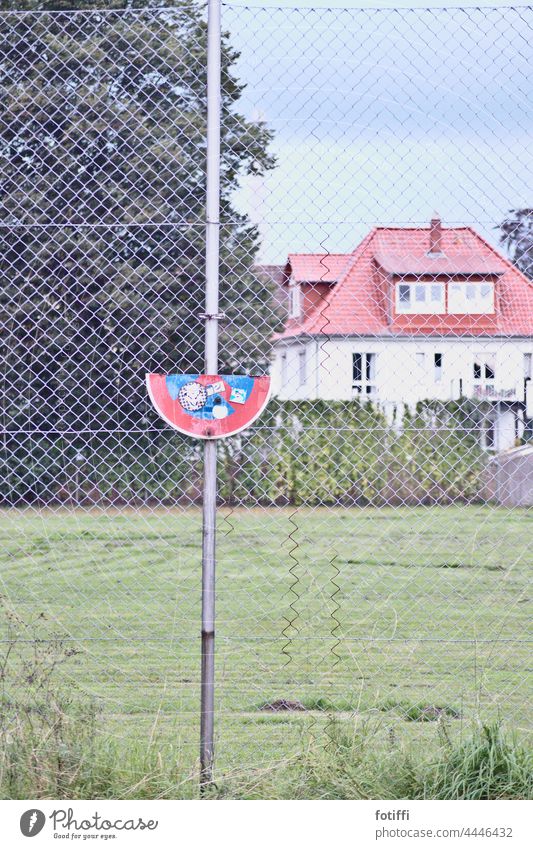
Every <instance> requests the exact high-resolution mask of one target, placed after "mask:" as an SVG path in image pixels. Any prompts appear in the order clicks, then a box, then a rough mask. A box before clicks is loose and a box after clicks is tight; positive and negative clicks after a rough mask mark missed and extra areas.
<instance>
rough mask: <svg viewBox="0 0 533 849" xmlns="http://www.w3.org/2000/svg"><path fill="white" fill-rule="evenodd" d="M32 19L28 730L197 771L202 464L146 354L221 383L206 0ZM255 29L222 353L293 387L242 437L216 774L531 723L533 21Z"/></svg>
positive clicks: (230, 116) (10, 450)
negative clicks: (165, 403) (77, 716)
mask: <svg viewBox="0 0 533 849" xmlns="http://www.w3.org/2000/svg"><path fill="white" fill-rule="evenodd" d="M9 5H10V6H15V9H14V10H10V11H3V12H2V13H1V16H0V39H1V48H2V56H3V60H2V64H1V67H0V85H1V87H2V98H1V107H0V155H1V158H2V198H1V212H0V252H1V263H2V282H1V311H2V312H1V315H2V318H1V321H2V348H3V356H2V369H3V380H4V387H5V388H4V392H3V395H2V402H1V403H2V455H1V456H2V496H1V498H2V505H1V513H0V532H1V536H2V563H3V566H2V571H1V585H2V588H1V592H2V603H3V615H4V622H3V625H4V627H3V637H2V644H1V645H2V658H3V660H2V675H1V682H2V692H3V696H2V698H3V713H2V739H3V743H4V744H5V745H7V746H8V745H9V744H10V741H12V740H13V739H14V736H16V733H18V732H17V729H20V727H21V720H20V716H21V715H23V716H26V717H28V716H30V717H31V716H35V715H37V716H39V717H40V718H39V722H43V723H44V724H45V725H46V722H49V728H50V729H54V734H55V733H56V731H57V715H63V712H64V711H66V710H67V708H64V707H63V705H64V704H68V705H69V706H70V707H69V709H71V708H72V706H73V705H74V707H76V706H77V707H76V710H81V708H80V707H79V706H80V705H81V706H88V705H90V706H92V707H91V709H90V711H89V713H88V714H87V716H89V717H90V722H89V721H88V720H87V723H86V724H88V726H89V725H90V727H91V728H93V727H94V729H95V734H96V735H97V736H99V737H100V736H103V737H106V739H112V740H114V741H115V742H116V745H117V747H118V748H117V751H122V749H121V748H120V747H123V750H124V751H126V750H127V749H128V747H130V748H131V747H135V746H141V745H142V744H143V743H144V742H147V741H153V740H154V739H157V740H160V741H163V742H164V743H165V744H168V745H171V746H174V747H175V758H176V760H177V763H178V766H179V769H180V770H181V771H182V774H183V775H184V776H186V775H189V774H193V773H194V771H195V770H196V768H197V748H198V734H199V699H200V692H199V689H200V688H199V667H200V643H199V636H198V633H199V616H200V590H201V585H200V557H201V486H202V452H201V447H199V444H198V443H197V442H194V441H192V440H190V439H188V438H186V437H183V436H181V435H179V434H177V433H176V432H175V431H173V430H172V429H171V428H169V427H168V426H167V425H166V424H165V423H164V422H163V421H161V420H160V419H158V417H157V415H156V413H155V411H154V410H153V409H152V407H151V405H150V403H149V401H148V399H147V396H146V391H145V384H144V375H145V373H146V372H163V373H176V372H202V371H203V350H204V348H203V346H204V337H203V322H202V318H201V313H202V311H203V299H204V287H205V278H204V252H205V236H204V232H205V211H204V210H205V170H206V141H205V137H206V90H205V89H206V49H207V48H206V44H207V39H206V33H207V30H206V9H205V7H204V5H202V4H188V3H169V4H166V3H161V4H158V8H154V7H153V6H152V8H148V7H147V6H145V4H143V3H137V4H136V3H133V4H130V3H127V4H126V3H118V2H117V3H109V4H107V7H106V8H97V6H98V4H80V5H83V8H80V9H78V10H68V9H65V8H63V5H64V4H63V5H62V4H56V6H55V7H50V10H49V11H47V10H46V4H44V9H45V10H44V11H43V10H42V9H43V4H38V3H20V4H9ZM5 6H6V4H4V7H5ZM17 6H18V10H17ZM222 20H223V29H224V35H223V43H222V86H223V111H222V123H221V134H222V166H221V183H222V186H221V256H220V272H221V292H220V300H221V309H222V310H223V311H224V313H225V316H226V319H225V322H224V324H223V325H222V327H221V338H220V372H221V373H232V372H239V373H251V374H267V373H270V374H271V376H272V382H273V388H274V396H273V399H272V401H271V402H270V404H269V407H268V408H267V411H266V413H265V414H264V415H263V416H262V417H261V418H260V419H259V420H258V421H257V422H256V423H255V424H254V426H253V427H252V428H250V429H249V430H248V431H246V432H244V433H243V434H240V435H238V436H234V437H230V438H227V439H226V440H222V441H220V442H219V443H218V449H217V450H218V460H219V502H220V509H219V527H218V546H217V547H218V567H217V569H218V578H217V653H216V669H217V694H216V740H217V744H216V757H217V761H216V763H217V770H218V773H219V774H228V773H231V772H233V771H236V772H242V771H244V772H246V771H248V770H250V769H257V768H259V767H263V766H268V765H273V764H276V763H279V762H280V761H283V760H284V759H291V758H293V757H294V756H295V755H296V754H297V753H298V752H299V751H300V750H301V748H302V746H303V745H308V742H309V741H311V744H312V745H314V746H324V745H327V741H328V739H330V738H331V735H332V734H334V733H336V731H335V729H337V728H338V727H339V726H340V727H341V728H342V727H346V728H348V727H351V726H352V724H353V722H354V720H355V721H357V722H359V721H363V720H364V721H366V720H368V721H372V722H375V723H376V724H377V725H376V727H377V728H378V729H379V731H378V733H379V734H380V735H381V736H382V738H383V740H384V741H385V742H386V741H387V740H389V739H390V735H391V734H393V735H400V736H401V737H402V738H405V739H406V740H408V741H409V742H413V743H416V744H419V745H423V746H428V745H431V739H433V738H432V735H434V734H435V726H436V725H438V726H440V725H442V724H443V723H445V724H446V727H447V728H449V733H450V734H455V733H461V731H462V730H464V728H466V727H469V726H470V724H471V723H472V721H475V720H477V719H481V720H483V721H489V720H491V719H501V720H504V721H505V722H506V723H508V724H509V725H510V726H512V727H519V728H523V727H525V726H526V725H527V704H528V696H529V693H530V679H529V681H528V671H529V670H528V666H529V665H530V663H529V657H530V643H531V638H530V636H529V635H528V625H529V623H530V613H531V610H530V607H529V598H528V591H529V580H528V579H529V574H530V572H528V570H529V569H530V567H531V528H530V526H531V515H530V511H529V510H528V508H530V507H531V505H532V503H533V483H532V481H533V444H532V442H531V440H532V436H533V394H531V390H530V387H531V377H532V357H533V285H532V283H531V281H530V276H531V270H532V262H533V235H532V233H533V230H532V222H533V215H532V212H531V184H530V183H529V185H528V174H531V165H532V162H531V158H532V157H531V145H530V143H529V142H528V138H530V137H531V111H528V79H529V76H530V73H529V72H530V68H531V63H532V59H533V56H532V49H531V43H532V37H531V36H532V24H533V21H532V16H531V9H530V8H527V7H517V8H510V7H501V8H496V7H495V8H483V9H480V8H450V9H369V10H362V9H350V10H348V9H327V8H316V9H311V8H299V9H295V8H270V7H268V8H267V7H262V6H251V7H247V6H242V5H236V4H232V3H225V4H223V10H222ZM529 91H530V89H529ZM50 694H53V699H55V702H53V703H54V704H55V705H56V706H57V705H58V704H59V705H60V706H61V709H60V714H57V713H56V714H54V715H53V717H52V719H47V715H46V711H45V710H44V709H42V703H43V700H44V701H45V702H46V699H49V698H51V696H50ZM64 700H66V701H64ZM52 701H53V700H52ZM46 703H47V704H48V702H46ZM32 705H33V707H32ZM35 705H41V709H40V710H41V713H40V714H39V712H38V711H37V714H32V712H31V711H32V710H36V708H35ZM83 709H84V710H85V707H84V708H83ZM91 711H92V712H91ZM43 717H44V718H43ZM54 717H55V718H54ZM35 721H37V720H35Z"/></svg>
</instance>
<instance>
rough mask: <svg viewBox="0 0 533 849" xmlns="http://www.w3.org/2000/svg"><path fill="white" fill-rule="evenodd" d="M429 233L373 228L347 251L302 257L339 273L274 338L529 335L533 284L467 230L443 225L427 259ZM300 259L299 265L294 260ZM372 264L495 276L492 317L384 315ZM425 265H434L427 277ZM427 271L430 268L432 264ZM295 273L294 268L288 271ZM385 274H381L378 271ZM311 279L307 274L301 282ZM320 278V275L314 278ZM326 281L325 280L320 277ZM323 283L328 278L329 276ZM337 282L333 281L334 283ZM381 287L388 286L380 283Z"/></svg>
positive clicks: (395, 268) (389, 270)
mask: <svg viewBox="0 0 533 849" xmlns="http://www.w3.org/2000/svg"><path fill="white" fill-rule="evenodd" d="M428 234H429V230H428V228H427V227H425V228H376V229H374V230H372V231H371V232H370V233H369V234H368V235H367V236H366V237H365V238H364V239H363V241H362V242H361V243H360V245H359V246H358V247H357V248H356V250H355V251H354V252H353V253H352V254H344V255H343V254H334V255H333V257H334V262H331V261H330V260H331V255H328V256H327V257H326V258H324V257H322V256H321V255H316V256H314V257H312V256H310V255H308V254H306V255H302V254H293V255H291V256H290V257H289V263H290V264H291V268H293V259H295V258H298V261H299V259H300V258H302V257H305V263H302V264H301V265H298V275H300V273H301V269H302V268H307V269H315V270H316V269H317V268H318V265H319V263H320V261H321V260H322V259H324V261H326V259H327V260H328V261H330V266H331V268H332V274H333V267H335V270H337V271H338V272H339V276H338V278H336V279H337V282H336V284H335V285H334V286H332V287H331V289H330V290H329V291H328V292H327V293H326V295H325V296H324V299H323V301H322V302H321V303H320V309H315V310H314V311H313V312H311V313H310V314H308V315H307V316H306V317H305V318H304V319H303V320H302V321H301V322H299V323H298V322H296V321H294V320H292V321H289V322H288V323H287V327H286V328H285V330H284V331H282V332H281V333H279V334H277V336H276V338H277V339H283V338H289V337H292V336H299V335H301V334H311V335H342V336H351V335H356V336H394V335H398V334H403V335H418V336H420V335H431V334H439V335H453V336H458V335H474V336H486V335H489V336H500V335H506V336H512V335H515V336H530V335H533V283H531V282H530V281H528V280H527V278H526V277H525V276H524V275H523V274H521V273H520V272H519V271H518V269H517V268H516V267H515V266H514V265H512V263H510V262H509V261H508V260H506V259H505V258H504V257H502V256H501V254H499V253H498V251H496V250H495V249H494V248H493V247H491V245H489V244H488V242H486V241H485V240H484V239H483V238H482V237H481V236H479V235H478V234H477V233H476V232H475V231H474V230H472V228H470V227H461V228H443V229H442V238H441V251H442V253H443V254H444V257H441V258H439V259H435V260H433V259H428V256H427V250H428V238H429V237H428ZM298 261H297V262H298ZM377 263H379V264H380V265H381V268H382V269H383V271H386V272H387V273H396V274H400V275H402V274H409V273H411V274H414V275H421V274H424V275H425V274H430V273H437V274H446V275H447V274H457V275H460V274H471V275H476V276H478V277H479V276H483V275H498V278H497V283H496V287H497V290H498V296H497V299H496V303H497V307H496V313H495V315H492V316H490V315H483V316H479V315H461V316H457V315H455V316H454V315H418V316H413V315H400V316H394V315H392V316H389V314H388V308H387V305H386V303H385V299H384V298H383V296H382V293H381V290H380V282H379V279H378V277H379V273H378V268H377ZM429 263H436V264H438V268H437V270H435V269H433V270H432V271H431V272H430V271H429V269H428V266H429ZM429 267H431V266H429ZM293 273H294V268H293ZM382 274H383V272H382ZM296 279H297V280H299V279H301V280H302V282H303V280H307V281H309V280H310V279H312V278H310V277H305V278H300V277H299V276H297V277H296ZM319 279H320V278H319ZM323 279H324V278H323ZM326 279H327V278H326ZM333 280H334V278H333V276H332V278H331V282H333ZM385 280H386V282H385V285H386V286H391V283H390V280H389V279H388V278H385Z"/></svg>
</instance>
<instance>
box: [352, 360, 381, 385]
mask: <svg viewBox="0 0 533 849" xmlns="http://www.w3.org/2000/svg"><path fill="white" fill-rule="evenodd" d="M375 381H376V355H375V354H369V353H359V352H355V353H353V354H352V387H353V389H355V391H356V392H357V393H358V394H359V395H375V394H376V382H375Z"/></svg>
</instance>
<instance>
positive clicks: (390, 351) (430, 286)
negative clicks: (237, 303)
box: [272, 218, 533, 450]
mask: <svg viewBox="0 0 533 849" xmlns="http://www.w3.org/2000/svg"><path fill="white" fill-rule="evenodd" d="M282 285H283V286H284V287H286V290H287V294H288V298H287V304H288V310H287V313H288V314H287V319H286V323H285V327H284V329H283V331H282V332H281V333H278V334H277V335H276V338H275V345H274V361H273V366H272V381H273V390H274V393H275V394H276V395H277V396H278V397H279V398H281V399H293V400H296V399H314V398H322V399H331V400H347V399H350V398H360V399H362V400H370V401H372V402H375V403H376V404H379V405H380V406H381V407H382V408H383V409H384V410H385V412H387V414H389V415H391V416H392V414H393V411H394V409H396V408H398V407H399V406H400V407H401V406H402V405H403V404H408V405H409V406H411V407H413V406H414V405H415V404H416V403H417V401H421V400H424V399H441V400H448V399H459V398H472V399H474V398H477V399H479V400H482V399H483V400H484V401H485V402H486V403H485V405H484V409H485V410H486V411H487V422H488V426H487V433H486V444H487V447H491V448H494V449H496V450H503V449H506V448H508V447H509V446H511V445H513V444H514V442H515V439H516V437H517V436H521V435H522V433H523V430H524V426H525V421H526V419H531V418H533V392H532V391H531V389H532V388H533V381H531V378H532V376H533V366H532V360H533V283H531V282H530V281H529V280H528V279H527V278H526V277H524V275H523V274H521V273H520V272H519V271H518V270H517V269H516V268H515V266H513V265H512V264H511V263H510V262H509V261H508V260H506V259H505V258H504V257H503V256H501V255H500V254H499V253H498V252H497V251H496V250H495V249H494V248H493V247H491V246H490V245H489V244H488V243H487V242H486V241H485V240H484V239H482V238H481V236H479V235H478V234H477V233H476V232H475V231H474V230H473V229H472V228H470V227H460V228H455V227H454V228H444V227H442V225H441V222H440V220H439V219H438V218H434V219H432V221H431V222H430V226H429V227H425V228H391V227H378V228H375V229H374V230H372V231H371V232H370V233H369V234H368V235H367V236H366V238H365V239H363V241H362V242H361V244H360V245H359V246H358V247H357V248H356V249H355V250H354V252H353V253H352V254H333V255H332V254H291V255H290V256H289V258H288V261H287V264H286V266H285V268H284V271H283V278H282Z"/></svg>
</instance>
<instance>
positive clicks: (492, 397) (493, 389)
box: [473, 383, 520, 401]
mask: <svg viewBox="0 0 533 849" xmlns="http://www.w3.org/2000/svg"><path fill="white" fill-rule="evenodd" d="M473 395H474V397H475V398H486V399H487V400H489V401H518V400H520V398H519V392H518V390H517V388H516V386H513V387H511V388H508V389H501V388H499V387H497V386H494V385H492V384H490V383H478V384H475V385H474V386H473Z"/></svg>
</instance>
